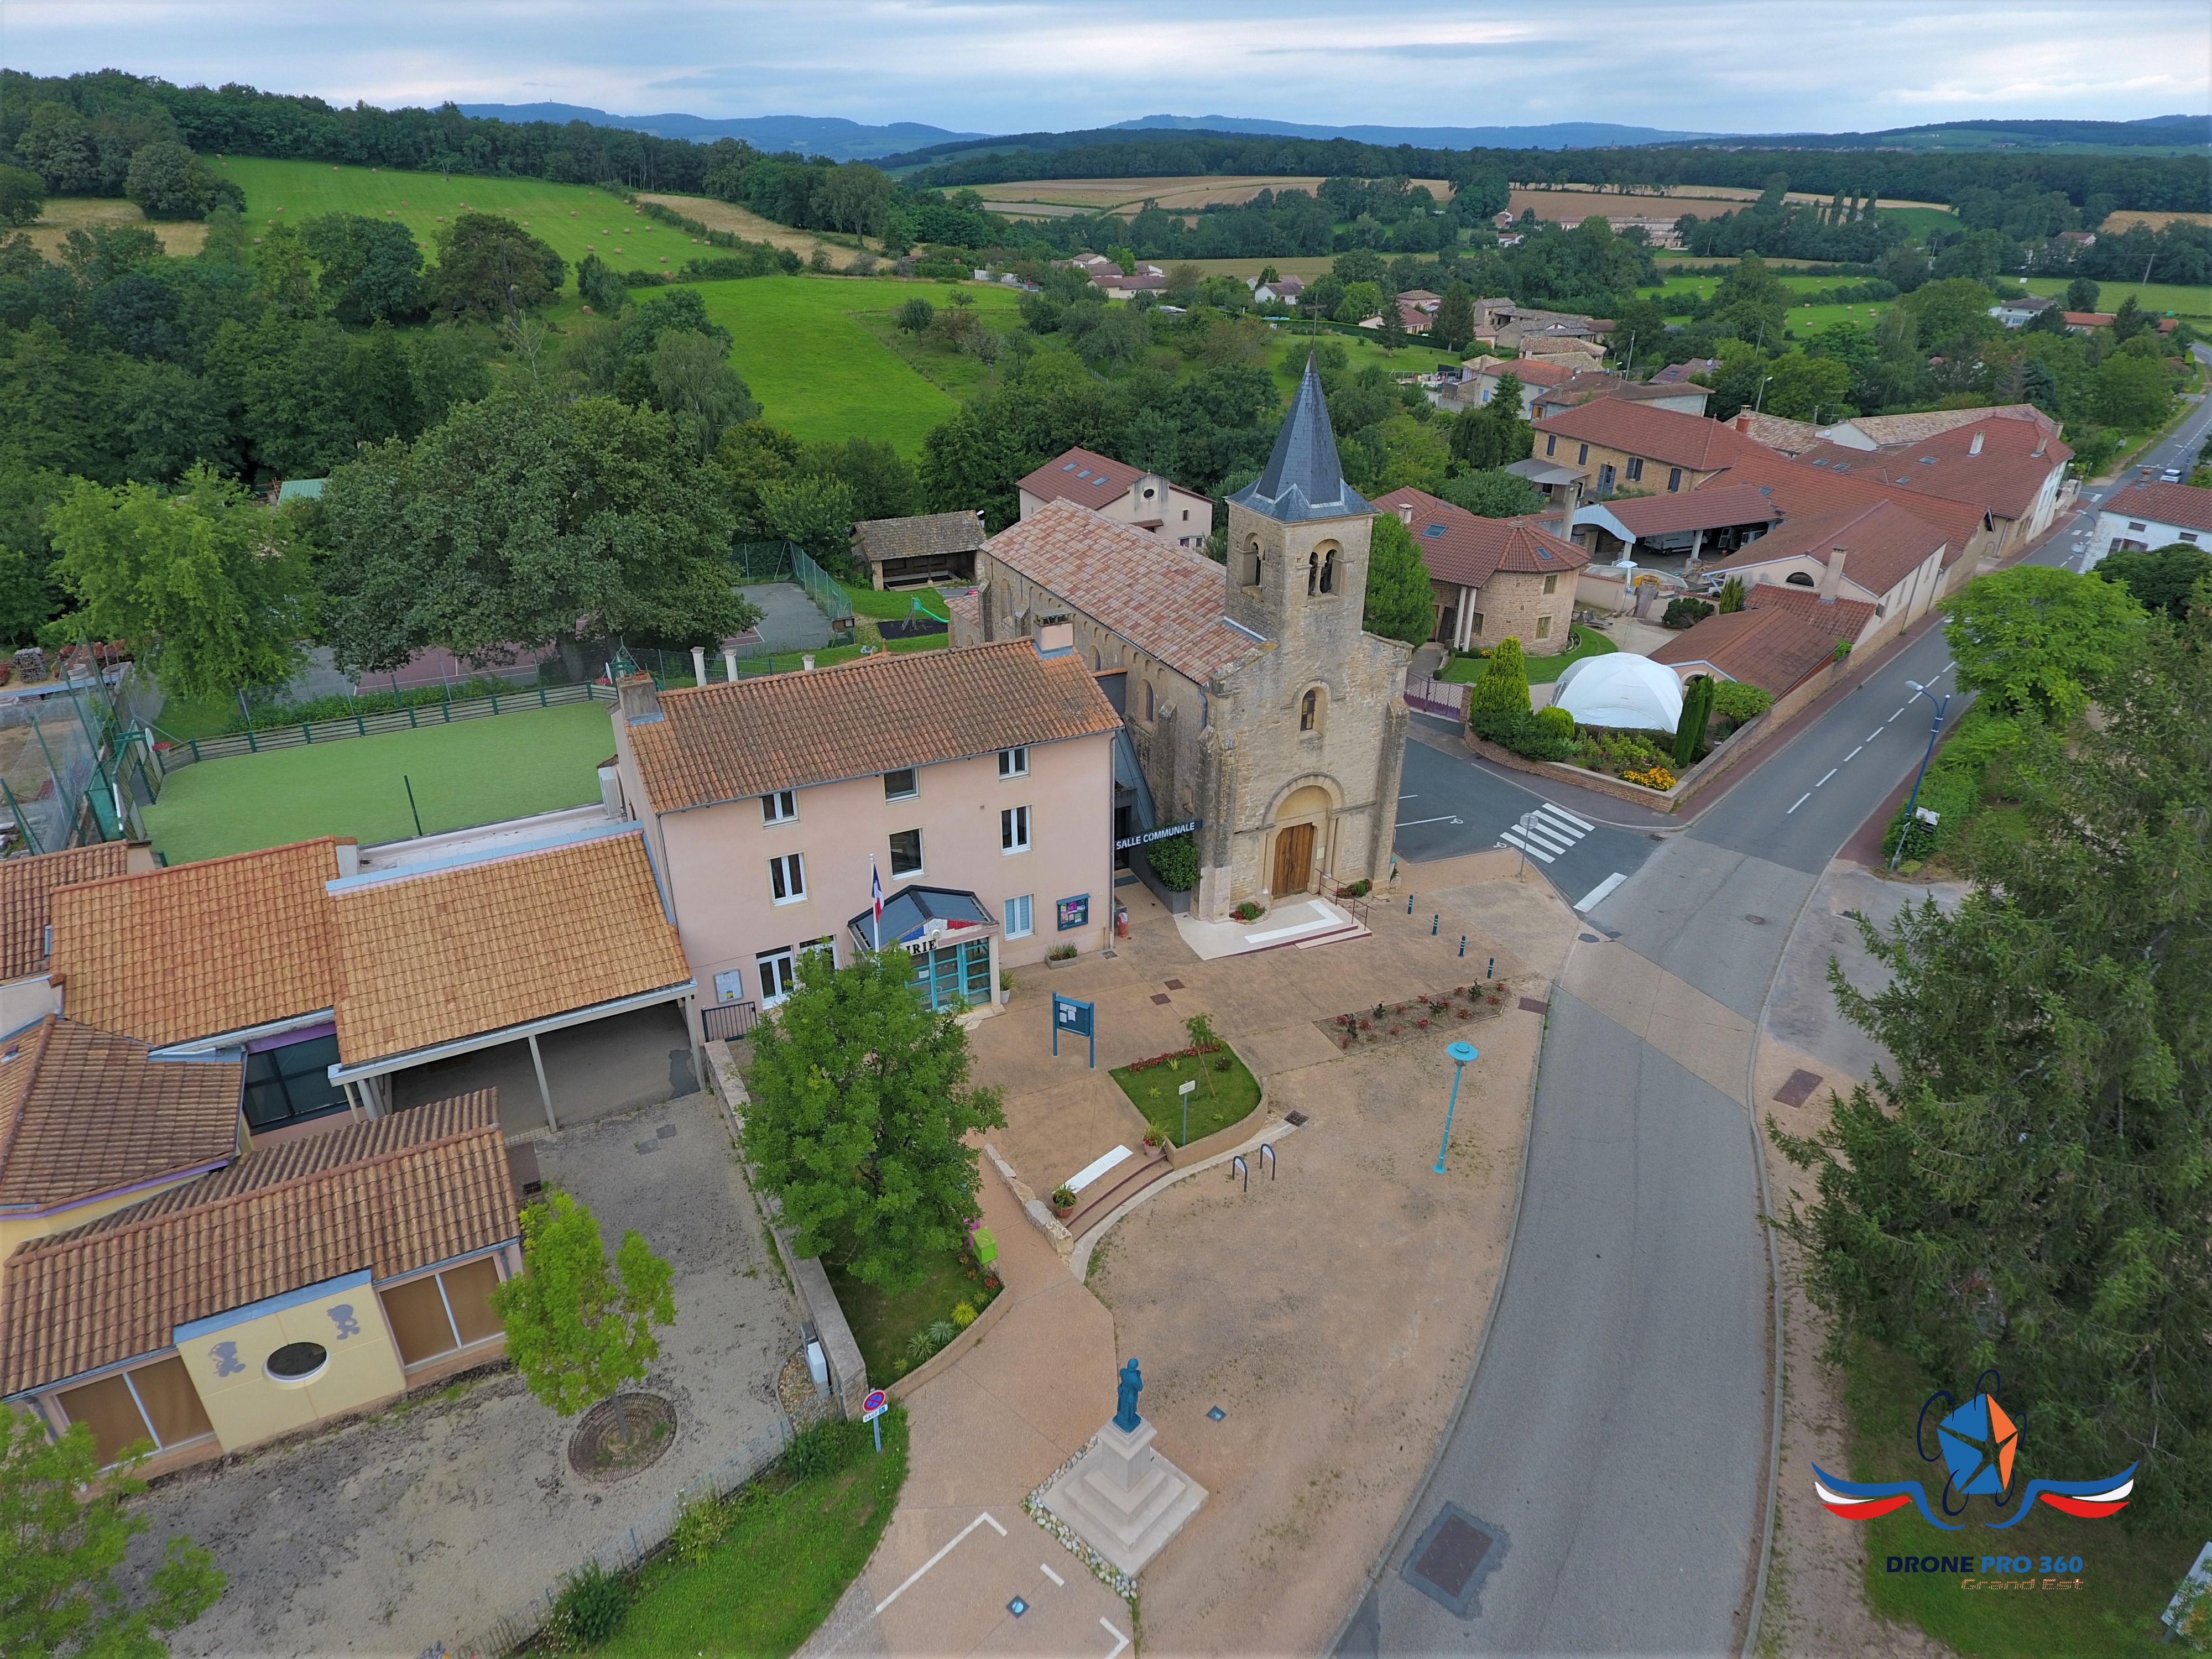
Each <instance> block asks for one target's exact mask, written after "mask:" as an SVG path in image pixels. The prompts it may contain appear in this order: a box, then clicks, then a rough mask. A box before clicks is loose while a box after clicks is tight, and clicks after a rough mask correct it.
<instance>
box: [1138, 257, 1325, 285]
mask: <svg viewBox="0 0 2212 1659" xmlns="http://www.w3.org/2000/svg"><path fill="white" fill-rule="evenodd" d="M1184 263H1186V262H1185V261H1183V260H1181V259H1172V260H1168V259H1155V260H1153V261H1152V264H1156V265H1158V266H1159V267H1160V269H1161V270H1166V269H1167V268H1168V266H1169V265H1170V264H1184ZM1188 263H1189V264H1194V265H1196V266H1197V267H1198V268H1199V269H1200V270H1202V271H1204V272H1205V273H1206V275H1207V276H1235V277H1237V278H1239V279H1240V280H1241V279H1243V278H1244V277H1248V276H1258V275H1259V274H1260V273H1261V271H1263V270H1267V268H1268V267H1269V266H1271V265H1272V266H1273V268H1274V269H1275V270H1276V272H1277V273H1278V274H1279V275H1281V276H1303V277H1304V278H1305V279H1306V280H1307V281H1308V282H1311V281H1313V280H1314V278H1316V276H1328V274H1329V272H1331V271H1332V270H1335V269H1336V255H1334V253H1281V254H1278V255H1276V256H1275V257H1274V258H1272V259H1192V260H1190V261H1188Z"/></svg>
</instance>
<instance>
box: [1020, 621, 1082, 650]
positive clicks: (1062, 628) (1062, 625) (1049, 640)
mask: <svg viewBox="0 0 2212 1659" xmlns="http://www.w3.org/2000/svg"><path fill="white" fill-rule="evenodd" d="M1030 643H1031V644H1033V645H1035V646H1036V653H1037V655H1039V656H1040V657H1065V656H1066V655H1067V654H1068V653H1070V652H1072V651H1073V650H1074V649H1075V619H1074V618H1073V617H1067V616H1057V617H1046V616H1040V617H1037V619H1036V622H1034V623H1031V624H1030Z"/></svg>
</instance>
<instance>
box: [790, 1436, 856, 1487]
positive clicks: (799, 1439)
mask: <svg viewBox="0 0 2212 1659" xmlns="http://www.w3.org/2000/svg"><path fill="white" fill-rule="evenodd" d="M843 1427H844V1425H842V1424H841V1423H816V1424H814V1425H811V1426H810V1427H807V1428H805V1429H802V1430H800V1431H799V1432H798V1433H797V1434H795V1435H793V1437H792V1439H791V1443H790V1444H789V1445H788V1446H786V1447H785V1448H784V1449H783V1467H784V1468H786V1469H787V1471H789V1472H790V1474H791V1477H792V1479H793V1480H820V1479H821V1478H822V1477H823V1475H825V1474H836V1472H837V1471H838V1470H839V1469H842V1468H844V1467H845V1465H846V1464H847V1463H848V1462H850V1461H851V1457H852V1450H851V1448H849V1447H848V1445H847V1444H846V1443H845V1437H844V1435H843V1434H842V1432H841V1431H842V1429H843Z"/></svg>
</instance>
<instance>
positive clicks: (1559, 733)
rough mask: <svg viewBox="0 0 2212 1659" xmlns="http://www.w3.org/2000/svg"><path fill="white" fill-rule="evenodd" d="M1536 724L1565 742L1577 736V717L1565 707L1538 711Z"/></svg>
mask: <svg viewBox="0 0 2212 1659" xmlns="http://www.w3.org/2000/svg"><path fill="white" fill-rule="evenodd" d="M1535 719H1536V724H1537V726H1538V727H1539V728H1541V730H1542V731H1543V732H1545V733H1546V734H1547V735H1548V736H1550V737H1551V738H1554V739H1556V740H1557V741H1559V742H1560V743H1563V744H1571V743H1572V742H1573V741H1574V738H1575V717H1574V716H1573V715H1572V714H1569V713H1567V711H1566V710H1565V709H1564V708H1539V709H1538V710H1537V711H1536V715H1535Z"/></svg>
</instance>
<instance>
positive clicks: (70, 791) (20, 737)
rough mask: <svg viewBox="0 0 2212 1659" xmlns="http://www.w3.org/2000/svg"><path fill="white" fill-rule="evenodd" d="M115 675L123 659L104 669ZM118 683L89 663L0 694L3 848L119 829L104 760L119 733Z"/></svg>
mask: <svg viewBox="0 0 2212 1659" xmlns="http://www.w3.org/2000/svg"><path fill="white" fill-rule="evenodd" d="M110 672H112V674H114V676H115V677H116V679H117V680H118V681H122V680H125V679H127V678H128V677H129V676H130V675H131V667H130V665H127V664H126V665H123V666H122V667H121V668H119V669H115V670H111V671H110ZM119 737H120V726H119V725H118V687H117V685H116V684H111V683H110V681H109V680H108V678H106V677H105V676H104V675H102V674H101V673H99V672H96V671H94V670H93V669H92V668H91V667H89V666H86V667H82V668H78V667H73V668H72V669H71V670H70V671H69V672H68V675H67V678H62V679H57V680H55V681H53V682H52V683H51V684H46V685H38V686H33V687H27V688H26V689H24V690H21V691H17V692H15V694H13V695H12V696H7V697H5V698H0V810H4V811H5V812H6V814H7V817H8V823H5V824H4V825H0V837H4V842H0V844H3V845H4V850H5V851H7V852H9V853H18V852H24V853H53V852H58V851H59V850H60V849H61V848H64V847H70V846H74V845H76V843H77V842H80V841H85V842H100V841H113V840H115V839H117V838H118V836H121V835H122V833H123V829H124V823H125V811H124V805H125V804H124V802H123V800H122V798H121V795H120V792H119V791H118V788H117V787H116V784H117V778H116V775H115V773H114V772H113V770H112V764H111V757H112V754H113V753H114V751H115V750H116V748H117V746H118V738H119Z"/></svg>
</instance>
